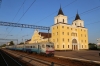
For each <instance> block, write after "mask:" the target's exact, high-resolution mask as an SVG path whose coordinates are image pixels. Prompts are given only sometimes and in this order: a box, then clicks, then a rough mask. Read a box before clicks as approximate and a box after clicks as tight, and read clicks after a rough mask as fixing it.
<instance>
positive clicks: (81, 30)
mask: <svg viewBox="0 0 100 66" xmlns="http://www.w3.org/2000/svg"><path fill="white" fill-rule="evenodd" d="M48 38H49V41H51V42H53V43H54V45H55V50H82V49H88V29H87V28H85V27H84V21H83V20H81V19H80V16H79V14H78V13H77V14H76V17H75V19H74V21H73V22H72V24H71V25H70V24H68V17H67V16H65V15H64V13H63V11H62V9H61V8H60V9H59V11H58V15H57V16H56V17H55V18H54V25H53V26H51V33H49V36H48V33H44V32H39V31H38V30H35V32H34V34H33V36H32V39H31V41H29V43H30V44H31V43H37V42H44V41H48Z"/></svg>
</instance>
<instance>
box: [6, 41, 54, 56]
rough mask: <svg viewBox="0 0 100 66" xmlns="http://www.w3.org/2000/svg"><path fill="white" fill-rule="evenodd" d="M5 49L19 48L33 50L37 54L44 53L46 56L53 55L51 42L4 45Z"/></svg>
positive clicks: (27, 50)
mask: <svg viewBox="0 0 100 66" xmlns="http://www.w3.org/2000/svg"><path fill="white" fill-rule="evenodd" d="M6 48H7V49H11V50H20V51H24V52H30V53H32V52H34V53H37V54H44V55H46V56H54V51H55V50H54V44H53V43H52V42H43V43H33V44H23V45H12V46H6Z"/></svg>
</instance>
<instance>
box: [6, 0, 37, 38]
mask: <svg viewBox="0 0 100 66" xmlns="http://www.w3.org/2000/svg"><path fill="white" fill-rule="evenodd" d="M35 1H36V0H34V1H33V2H32V4H31V5H30V6H29V7H28V9H27V10H26V11H25V12H24V13H23V15H22V16H21V18H20V19H19V20H18V22H17V23H19V21H20V20H21V19H22V17H23V16H24V15H25V14H26V12H27V11H28V10H29V9H30V7H31V6H32V5H33V4H34V3H35ZM13 28H14V27H13ZM13 28H12V29H11V31H12V30H13ZM11 31H10V32H11ZM10 32H9V33H10ZM9 33H8V34H9ZM8 34H7V35H8ZM7 35H6V37H7ZM6 37H5V38H6Z"/></svg>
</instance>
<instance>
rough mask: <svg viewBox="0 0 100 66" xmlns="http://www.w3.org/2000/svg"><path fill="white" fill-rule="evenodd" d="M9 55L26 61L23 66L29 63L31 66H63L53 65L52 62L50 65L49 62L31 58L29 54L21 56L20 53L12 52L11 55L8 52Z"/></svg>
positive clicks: (59, 65)
mask: <svg viewBox="0 0 100 66" xmlns="http://www.w3.org/2000/svg"><path fill="white" fill-rule="evenodd" d="M10 54H13V55H14V56H16V55H17V57H18V56H19V59H21V60H26V61H25V62H26V63H25V64H27V65H28V64H29V63H30V64H31V65H33V66H63V65H61V64H54V63H53V62H52V63H51V62H49V61H46V60H42V59H38V58H35V57H33V56H31V55H29V54H26V53H25V54H21V53H20V52H17V53H15V52H13V51H12V53H11V52H10Z"/></svg>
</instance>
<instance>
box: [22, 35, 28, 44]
mask: <svg viewBox="0 0 100 66" xmlns="http://www.w3.org/2000/svg"><path fill="white" fill-rule="evenodd" d="M25 36H28V35H24V36H22V42H23V37H25ZM24 43H25V42H24Z"/></svg>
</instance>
